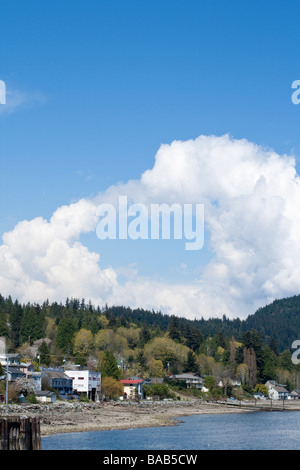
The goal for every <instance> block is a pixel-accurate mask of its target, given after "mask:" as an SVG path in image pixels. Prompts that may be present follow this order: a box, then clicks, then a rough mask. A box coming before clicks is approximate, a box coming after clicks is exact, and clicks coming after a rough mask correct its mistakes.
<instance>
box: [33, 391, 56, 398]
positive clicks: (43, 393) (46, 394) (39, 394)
mask: <svg viewBox="0 0 300 470" xmlns="http://www.w3.org/2000/svg"><path fill="white" fill-rule="evenodd" d="M35 394H36V396H37V397H52V396H53V395H55V392H50V391H48V390H42V391H40V390H36V392H35Z"/></svg>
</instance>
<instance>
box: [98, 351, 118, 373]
mask: <svg viewBox="0 0 300 470" xmlns="http://www.w3.org/2000/svg"><path fill="white" fill-rule="evenodd" d="M101 375H102V377H113V378H114V379H116V380H119V379H120V376H121V371H120V369H119V368H118V364H117V361H116V359H115V356H114V355H113V353H112V352H111V351H105V357H104V364H103V369H102V373H101Z"/></svg>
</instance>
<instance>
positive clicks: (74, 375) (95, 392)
mask: <svg viewBox="0 0 300 470" xmlns="http://www.w3.org/2000/svg"><path fill="white" fill-rule="evenodd" d="M65 374H66V375H67V376H68V377H70V379H71V380H72V387H73V393H76V394H77V395H82V394H84V395H86V396H87V397H88V398H89V399H90V400H93V401H98V400H99V396H100V390H101V372H95V371H90V370H66V371H65Z"/></svg>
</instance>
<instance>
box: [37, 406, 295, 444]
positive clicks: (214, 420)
mask: <svg viewBox="0 0 300 470" xmlns="http://www.w3.org/2000/svg"><path fill="white" fill-rule="evenodd" d="M181 421H182V422H181V423H180V424H178V425H176V426H170V427H159V428H142V429H129V430H122V431H89V432H80V433H68V434H57V435H54V436H49V437H45V438H42V449H43V450H205V449H207V450H277V449H278V450H300V412H275V411H274V412H257V413H249V414H246V413H245V414H244V413H241V414H232V415H225V414H223V415H197V416H188V417H184V418H182V419H181Z"/></svg>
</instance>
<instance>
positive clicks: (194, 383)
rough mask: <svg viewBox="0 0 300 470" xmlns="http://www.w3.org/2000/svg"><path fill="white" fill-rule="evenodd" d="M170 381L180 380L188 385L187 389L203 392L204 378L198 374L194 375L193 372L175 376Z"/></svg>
mask: <svg viewBox="0 0 300 470" xmlns="http://www.w3.org/2000/svg"><path fill="white" fill-rule="evenodd" d="M169 379H170V380H178V381H183V382H185V383H186V386H187V388H191V387H195V388H197V389H199V390H203V388H204V385H203V378H202V377H200V376H199V375H197V374H192V373H191V372H187V373H183V374H173V375H171V376H170V377H169Z"/></svg>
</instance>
